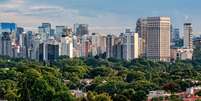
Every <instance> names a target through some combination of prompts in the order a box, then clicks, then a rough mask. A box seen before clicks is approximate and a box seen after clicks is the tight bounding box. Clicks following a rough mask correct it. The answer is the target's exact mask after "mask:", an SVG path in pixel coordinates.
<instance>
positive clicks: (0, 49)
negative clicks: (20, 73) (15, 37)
mask: <svg viewBox="0 0 201 101" xmlns="http://www.w3.org/2000/svg"><path fill="white" fill-rule="evenodd" d="M0 36H1V37H0V55H2V56H10V57H12V41H11V33H9V32H2V34H1V35H0Z"/></svg>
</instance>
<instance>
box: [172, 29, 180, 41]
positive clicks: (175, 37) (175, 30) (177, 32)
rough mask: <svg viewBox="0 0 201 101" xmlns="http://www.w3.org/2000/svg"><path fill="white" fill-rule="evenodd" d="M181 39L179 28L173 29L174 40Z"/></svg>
mask: <svg viewBox="0 0 201 101" xmlns="http://www.w3.org/2000/svg"><path fill="white" fill-rule="evenodd" d="M179 39H180V32H179V28H174V29H173V35H172V40H173V41H176V40H179Z"/></svg>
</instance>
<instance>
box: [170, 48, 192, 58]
mask: <svg viewBox="0 0 201 101" xmlns="http://www.w3.org/2000/svg"><path fill="white" fill-rule="evenodd" d="M192 57H193V49H186V48H172V49H171V60H173V61H175V60H178V59H179V60H192Z"/></svg>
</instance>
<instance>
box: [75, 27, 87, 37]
mask: <svg viewBox="0 0 201 101" xmlns="http://www.w3.org/2000/svg"><path fill="white" fill-rule="evenodd" d="M74 33H75V35H76V36H78V37H80V38H81V37H82V36H83V35H88V34H89V30H88V25H87V24H75V25H74Z"/></svg>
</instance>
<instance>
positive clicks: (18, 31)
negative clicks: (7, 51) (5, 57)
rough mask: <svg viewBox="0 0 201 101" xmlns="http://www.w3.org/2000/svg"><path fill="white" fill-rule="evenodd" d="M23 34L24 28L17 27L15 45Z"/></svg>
mask: <svg viewBox="0 0 201 101" xmlns="http://www.w3.org/2000/svg"><path fill="white" fill-rule="evenodd" d="M23 32H24V28H22V27H17V31H16V42H17V44H19V41H20V34H22V33H23Z"/></svg>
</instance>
